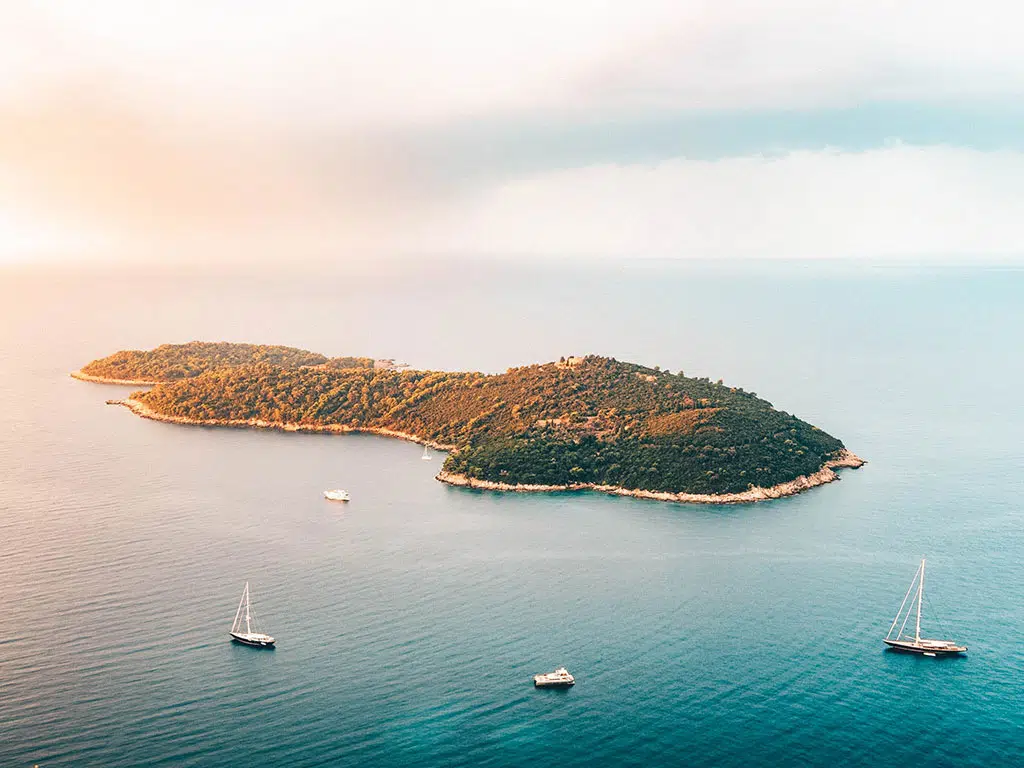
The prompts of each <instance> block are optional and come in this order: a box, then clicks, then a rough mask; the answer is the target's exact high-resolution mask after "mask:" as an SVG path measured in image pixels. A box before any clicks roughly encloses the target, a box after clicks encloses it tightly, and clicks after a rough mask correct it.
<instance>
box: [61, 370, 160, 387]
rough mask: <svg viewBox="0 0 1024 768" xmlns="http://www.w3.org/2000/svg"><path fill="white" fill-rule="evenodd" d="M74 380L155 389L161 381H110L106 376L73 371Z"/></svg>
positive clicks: (71, 374)
mask: <svg viewBox="0 0 1024 768" xmlns="http://www.w3.org/2000/svg"><path fill="white" fill-rule="evenodd" d="M68 375H69V376H71V378H72V379H78V380H79V381H91V382H92V383H93V384H118V385H121V386H124V387H155V386H156V385H157V384H159V383H160V382H159V381H146V380H145V379H108V378H107V377H106V376H93V375H92V374H90V373H82V372H81V371H72V372H71V373H70V374H68Z"/></svg>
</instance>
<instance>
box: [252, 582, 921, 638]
mask: <svg viewBox="0 0 1024 768" xmlns="http://www.w3.org/2000/svg"><path fill="white" fill-rule="evenodd" d="M918 629H921V605H920V604H919V606H918ZM246 634H247V635H251V634H252V629H251V628H250V627H249V582H246Z"/></svg>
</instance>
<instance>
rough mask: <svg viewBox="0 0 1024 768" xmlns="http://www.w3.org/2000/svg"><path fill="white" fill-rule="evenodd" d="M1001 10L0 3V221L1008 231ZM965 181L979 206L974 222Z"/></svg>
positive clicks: (1008, 148) (106, 228)
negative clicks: (0, 12) (14, 10)
mask: <svg viewBox="0 0 1024 768" xmlns="http://www.w3.org/2000/svg"><path fill="white" fill-rule="evenodd" d="M897 6H898V7H897ZM1021 13H1022V11H1020V10H1018V9H1017V8H1016V7H1009V8H1007V7H1005V4H1004V3H996V2H993V0H976V2H972V3H971V4H970V5H969V6H968V5H966V4H965V3H959V2H958V3H944V4H939V5H937V6H936V5H935V4H934V3H932V4H925V3H923V2H920V0H906V2H903V3H899V4H893V3H890V2H884V1H883V0H864V2H863V3H859V4H857V5H856V6H850V7H849V8H847V7H845V6H835V5H834V4H833V5H828V4H825V5H823V4H821V3H810V2H799V1H797V0H775V1H774V2H772V3H770V4H765V3H760V2H752V0H736V1H735V2H731V3H728V4H723V3H711V2H704V0H700V1H699V2H694V1H691V2H677V1H670V0H633V1H632V2H630V3H615V2H607V3H605V2H597V3H589V2H588V3H584V2H582V0H580V1H579V2H549V1H546V2H541V0H521V1H520V2H518V3H508V2H504V1H499V0H478V1H476V2H471V1H470V0H438V2H435V3H429V4H415V3H413V4H410V3H407V2H404V0H347V2H337V3H334V2H326V0H324V1H323V2H312V1H311V2H305V3H299V4H298V5H297V6H295V7H293V6H289V7H287V8H286V7H284V6H281V5H280V4H279V3H276V2H269V0H249V1H248V2H243V0H213V1H211V2H207V3H185V2H170V1H169V0H168V1H163V0H153V2H150V3H144V4H139V3H136V2H130V1H129V0H96V1H95V2H93V3H89V4H88V5H82V4H73V3H70V4H49V5H47V4H38V5H35V6H33V7H32V8H31V9H29V8H28V7H27V6H24V7H22V8H20V9H19V11H18V14H16V15H14V16H13V17H12V18H13V19H14V22H15V23H7V24H6V25H4V26H3V27H2V28H0V71H2V72H3V73H4V76H3V77H2V78H0V215H2V218H3V219H4V220H5V221H6V222H7V223H6V224H5V229H6V230H7V231H8V232H18V231H22V234H21V235H19V236H18V237H17V238H15V237H14V236H13V235H8V236H7V242H8V243H11V242H19V243H23V242H33V241H37V240H38V238H34V237H32V236H31V233H28V234H25V233H24V230H25V229H26V227H27V226H28V223H31V224H32V226H36V225H38V222H40V221H45V222H47V225H48V226H49V228H50V229H51V230H56V229H60V230H62V231H63V230H67V231H68V232H72V231H81V232H84V233H101V234H103V235H104V236H106V237H108V238H111V239H112V240H113V241H115V242H121V243H123V244H124V245H125V247H126V249H127V250H130V251H132V252H137V253H141V252H143V250H149V251H154V250H163V251H165V252H166V253H164V254H163V255H162V256H161V258H172V259H182V258H197V257H194V256H192V255H191V254H192V253H193V252H194V253H197V254H198V253H202V254H203V256H201V258H215V259H225V258H229V257H228V256H227V255H226V254H228V253H229V252H233V253H236V254H238V255H237V256H236V257H235V258H238V259H247V258H252V257H253V254H254V253H255V252H256V251H257V250H263V251H265V252H267V253H268V254H269V255H270V257H272V258H277V259H283V258H287V259H295V258H309V257H310V254H312V253H316V254H320V256H318V258H339V257H340V256H339V254H341V255H344V256H345V257H346V258H355V254H379V253H385V252H389V251H393V250H399V251H403V252H406V253H408V252H412V251H415V250H417V249H420V250H424V251H426V250H434V251H436V250H439V249H440V250H444V249H449V248H453V249H458V250H461V251H462V252H465V253H497V252H501V251H504V252H514V251H525V252H531V253H542V252H547V253H559V254H561V253H613V252H614V253H621V254H635V253H652V254H654V253H657V254H671V255H726V254H729V255H743V254H780V255H800V254H805V255H818V254H820V253H823V252H827V253H828V254H829V255H843V254H861V253H883V252H899V253H903V252H910V251H912V250H916V251H917V252H919V253H920V252H926V251H927V252H938V251H952V250H958V251H962V252H965V253H967V252H973V250H974V249H978V248H980V249H982V250H987V251H999V252H1003V251H1005V250H1007V249H1010V250H1012V249H1014V248H1017V240H1016V236H1015V235H1014V234H1013V233H1012V232H1011V231H1010V230H1009V228H1008V227H1006V226H1004V225H1003V223H1002V222H1003V220H1004V218H1005V216H1008V215H1009V214H1008V213H1006V212H1007V211H1010V210H1012V211H1013V212H1014V215H1018V214H1019V211H1018V210H1017V208H1016V207H1015V206H1016V203H1015V200H1016V199H1019V196H1020V195H1019V192H1020V190H1019V189H1018V188H1016V187H1015V186H1014V185H1013V184H1012V183H1011V182H1012V180H1011V181H1008V180H1007V176H1006V169H1007V168H1017V167H1018V166H1017V164H1016V163H1017V157H1018V155H1017V154H1016V153H1017V151H1019V150H1021V149H1022V144H1021V142H1022V140H1021V138H1020V132H1019V130H1017V127H1018V126H1019V122H1020V116H1021V114H1022V113H1021V109H1020V107H1019V103H1020V101H1019V96H1020V95H1022V91H1024V55H1022V54H1021V53H1020V52H1019V46H1018V45H1017V41H1016V39H1015V29H1016V26H1017V25H1016V24H1015V23H1014V22H1015V20H1017V18H1018V17H1019V16H1020V15H1021ZM7 21H8V22H10V21H11V19H10V18H8V19H7ZM889 139H896V140H901V141H903V142H904V143H905V144H907V145H910V146H888V145H887V141H888V140H889ZM946 145H961V149H954V148H953V147H952V146H946ZM915 146H916V148H915ZM965 146H967V147H974V148H975V149H976V150H985V151H983V152H982V151H973V152H972V151H968V150H966V149H963V147H965ZM826 147H832V148H833V149H831V150H826ZM1004 159H1005V160H1006V165H1005V166H1003V165H1002V161H1003V160H1004ZM957 174H961V175H960V176H958V175H957ZM883 178H884V179H885V183H884V184H882V183H880V182H879V181H878V180H879V179H883ZM958 183H959V184H961V185H962V187H961V188H960V192H959V194H961V195H962V200H960V201H959V202H961V203H962V205H959V206H958V205H957V204H956V203H957V202H958V200H957V186H956V185H957V184H958ZM1000 185H1004V186H1005V189H1004V193H1005V195H1004V196H1003V197H1000V196H998V195H995V194H993V193H992V191H991V190H992V189H996V188H998V187H999V186H1000ZM872 195H874V197H872ZM881 200H886V201H887V205H882V204H881V203H880V202H877V201H881ZM826 201H830V202H829V204H828V205H826V204H825V203H826ZM983 206H991V212H990V214H991V216H992V217H993V220H994V221H995V222H996V225H997V226H995V227H993V228H988V227H985V226H981V225H980V224H978V221H980V220H981V219H982V218H984V217H985V216H986V215H988V214H987V213H986V211H985V210H984V209H983ZM801 210H806V211H807V212H808V218H807V219H801V217H800V216H798V215H797V212H798V211H801ZM901 211H902V212H905V213H906V215H907V217H908V218H907V219H906V220H901V219H900V218H899V213H900V212H901ZM965 211H967V212H969V213H965ZM810 212H813V214H812V213H810ZM844 214H845V215H847V217H848V218H847V220H846V221H840V220H839V219H840V217H841V216H842V215H844ZM965 216H966V217H967V218H966V219H965V218H964V217H965ZM929 217H932V218H940V219H941V226H938V227H935V226H931V225H930V224H926V223H923V222H926V221H928V219H929ZM967 219H970V221H973V222H974V224H971V223H970V222H969V221H968V220H967ZM801 221H803V222H804V224H807V223H808V222H809V225H808V226H802V225H801V224H800V222H801ZM12 222H13V223H12ZM819 222H828V225H827V226H825V225H819ZM947 230H948V231H947ZM940 232H942V233H945V234H944V236H940V235H939V234H937V233H940ZM3 245H4V241H3V238H0V248H2V247H3Z"/></svg>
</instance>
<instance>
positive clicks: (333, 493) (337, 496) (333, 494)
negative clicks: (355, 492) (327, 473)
mask: <svg viewBox="0 0 1024 768" xmlns="http://www.w3.org/2000/svg"><path fill="white" fill-rule="evenodd" d="M324 498H325V499H328V500H330V501H351V500H352V497H351V496H349V495H348V491H345V490H342V489H341V488H335V489H333V490H330V491H324Z"/></svg>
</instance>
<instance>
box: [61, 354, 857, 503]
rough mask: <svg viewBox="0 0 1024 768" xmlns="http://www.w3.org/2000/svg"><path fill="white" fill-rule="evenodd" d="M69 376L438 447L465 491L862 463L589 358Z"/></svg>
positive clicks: (645, 372)
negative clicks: (473, 366)
mask: <svg viewBox="0 0 1024 768" xmlns="http://www.w3.org/2000/svg"><path fill="white" fill-rule="evenodd" d="M72 376H75V377H76V378H81V379H85V380H89V381H98V382H106V383H118V384H125V383H127V384H132V385H142V384H145V385H150V386H151V387H152V388H151V389H149V390H146V391H138V392H134V393H132V394H131V395H130V396H129V397H127V398H125V399H121V400H111V401H108V402H111V403H114V404H117V405H124V406H126V407H128V408H130V409H131V410H132V411H133V412H134V413H136V414H138V415H140V416H143V417H145V418H149V419H156V420H159V421H167V422H174V423H179V424H198V425H208V426H228V427H261V428H272V429H280V430H285V431H318V432H335V433H347V432H372V433H376V434H380V435H389V436H393V437H399V438H403V439H406V440H412V441H415V442H418V443H423V444H426V445H429V446H431V447H433V448H435V449H438V450H442V451H447V452H448V456H447V458H446V459H445V462H444V465H443V467H442V469H441V471H440V473H439V474H438V475H437V479H438V480H440V481H442V482H445V483H449V484H451V485H458V486H466V487H470V488H482V489H491V490H499V491H524V492H528V491H575V490H594V491H601V492H605V493H611V494H619V495H629V496H638V497H642V498H650V499H659V500H666V501H679V502H697V503H712V504H729V503H743V502H755V501H762V500H766V499H774V498H779V497H782V496H789V495H792V494H795V493H799V492H800V491H803V490H807V489H809V488H813V487H815V486H817V485H822V484H824V483H829V482H832V481H833V480H836V479H838V475H837V474H836V472H835V470H836V469H838V468H840V467H851V468H856V467H860V466H861V465H863V464H864V461H863V460H862V459H860V458H859V457H857V456H856V455H855V454H853V453H852V452H850V451H849V450H847V449H846V448H845V447H844V445H843V443H842V442H841V441H840V440H838V439H837V438H835V437H832V436H831V435H829V434H827V433H826V432H824V431H822V430H821V429H819V428H817V427H815V426H812V425H811V424H808V423H807V422H805V421H802V420H800V419H798V418H797V417H795V416H793V415H791V414H789V413H786V412H784V411H780V410H776V409H775V408H774V407H773V406H772V404H771V403H769V402H767V401H766V400H763V399H761V398H759V397H758V396H757V395H756V394H755V393H753V392H745V391H744V390H743V389H742V388H739V387H731V386H727V385H725V384H723V383H722V381H721V380H719V381H718V382H712V381H710V380H709V379H708V378H704V377H701V378H695V377H688V376H685V375H684V374H683V372H681V371H680V372H678V373H671V372H669V371H663V370H660V369H659V368H657V367H655V368H648V367H646V366H642V365H637V364H635V363H626V362H621V361H619V360H616V359H614V358H610V357H600V356H597V355H587V356H569V357H563V358H561V359H559V360H558V361H555V362H550V363H543V364H537V365H528V366H524V367H519V368H510V369H509V370H507V371H506V372H505V373H501V374H484V373H477V372H447V371H424V370H403V369H401V368H398V367H396V366H395V365H393V361H391V360H375V359H373V358H368V357H341V358H328V357H326V356H324V355H318V354H316V353H313V352H308V351H306V350H301V349H294V348H291V347H280V346H262V345H253V344H229V343H215V344H214V343H205V342H191V343H189V344H165V345H162V346H160V347H157V348H156V349H154V350H150V351H138V350H128V351H121V352H117V353H115V354H113V355H111V356H109V357H106V358H102V359H99V360H95V361H93V362H91V363H89V364H88V365H86V366H84V367H83V368H82V369H81V370H80V371H76V372H75V373H73V374H72Z"/></svg>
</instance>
